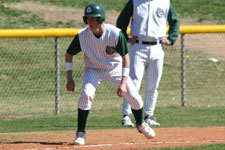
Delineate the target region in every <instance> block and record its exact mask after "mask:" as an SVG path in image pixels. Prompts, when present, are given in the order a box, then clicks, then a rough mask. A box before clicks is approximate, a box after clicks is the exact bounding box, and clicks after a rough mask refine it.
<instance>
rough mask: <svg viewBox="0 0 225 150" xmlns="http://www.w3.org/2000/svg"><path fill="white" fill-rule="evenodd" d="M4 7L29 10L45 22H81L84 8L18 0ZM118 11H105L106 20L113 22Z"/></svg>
mask: <svg viewBox="0 0 225 150" xmlns="http://www.w3.org/2000/svg"><path fill="white" fill-rule="evenodd" d="M4 6H5V7H8V8H12V9H17V10H22V11H27V12H31V13H33V14H36V15H37V16H39V17H40V18H42V19H43V20H45V21H47V22H51V21H53V22H59V21H60V22H63V23H66V22H70V21H75V22H81V23H82V22H83V18H82V17H83V15H84V8H81V9H79V8H73V7H60V6H57V5H52V4H44V5H43V4H41V3H38V2H29V1H25V2H20V3H10V4H4ZM118 15H119V13H118V12H115V11H107V12H106V16H107V17H106V22H107V23H111V24H115V22H116V19H117V17H118Z"/></svg>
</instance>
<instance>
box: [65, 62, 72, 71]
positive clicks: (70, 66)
mask: <svg viewBox="0 0 225 150" xmlns="http://www.w3.org/2000/svg"><path fill="white" fill-rule="evenodd" d="M65 66H66V71H69V70H73V63H71V62H66V63H65Z"/></svg>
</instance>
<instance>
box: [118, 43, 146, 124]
mask: <svg viewBox="0 0 225 150" xmlns="http://www.w3.org/2000/svg"><path fill="white" fill-rule="evenodd" d="M130 49H131V50H130V77H131V79H132V80H133V83H134V85H135V88H136V89H137V90H138V91H139V89H140V86H141V81H142V78H143V74H144V69H145V60H146V57H145V53H143V52H142V49H143V47H141V46H140V44H133V45H132V46H131V47H130ZM122 112H123V119H122V121H121V125H122V126H124V127H126V126H132V122H131V121H130V118H129V116H130V115H131V114H132V111H131V107H130V104H129V103H128V102H127V99H126V98H124V100H123V110H122Z"/></svg>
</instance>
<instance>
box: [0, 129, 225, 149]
mask: <svg viewBox="0 0 225 150" xmlns="http://www.w3.org/2000/svg"><path fill="white" fill-rule="evenodd" d="M154 130H155V132H156V137H155V138H154V139H146V138H145V137H144V135H143V134H140V133H138V131H137V130H136V129H135V128H132V129H117V130H87V136H86V145H83V146H78V145H73V144H72V143H73V140H74V136H75V132H74V131H65V132H64V131H60V132H26V133H5V134H3V133H1V134H0V137H1V138H0V139H1V140H4V141H5V142H4V143H0V149H1V150H9V149H10V150H22V149H23V150H25V149H26V150H28V149H29V150H30V149H35V150H48V149H84V150H87V149H88V150H89V149H91V150H103V149H104V150H127V149H141V148H163V147H181V146H182V147H185V146H193V145H207V144H219V143H223V144H225V134H224V133H225V127H207V128H198V127H196V128H190V127H187V128H155V129H154ZM3 138H4V139H3Z"/></svg>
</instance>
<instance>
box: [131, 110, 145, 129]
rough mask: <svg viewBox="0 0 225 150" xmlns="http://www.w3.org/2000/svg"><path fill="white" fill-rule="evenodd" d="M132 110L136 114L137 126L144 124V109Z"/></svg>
mask: <svg viewBox="0 0 225 150" xmlns="http://www.w3.org/2000/svg"><path fill="white" fill-rule="evenodd" d="M131 110H132V113H133V114H134V118H135V121H136V125H137V126H138V125H140V124H142V122H143V119H142V112H143V108H141V109H139V110H134V109H131Z"/></svg>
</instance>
